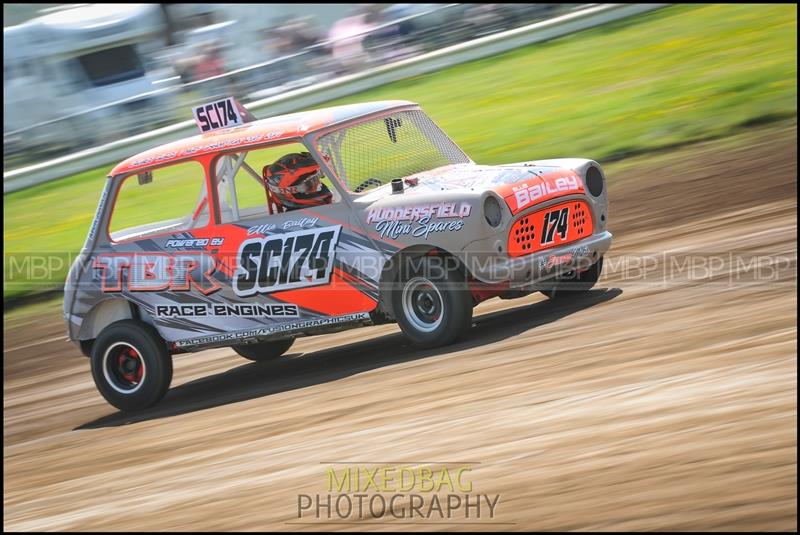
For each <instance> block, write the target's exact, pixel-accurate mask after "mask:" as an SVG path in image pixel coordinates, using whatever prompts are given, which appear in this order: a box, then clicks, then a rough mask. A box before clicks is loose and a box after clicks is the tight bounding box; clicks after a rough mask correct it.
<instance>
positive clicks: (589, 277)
mask: <svg viewBox="0 0 800 535" xmlns="http://www.w3.org/2000/svg"><path fill="white" fill-rule="evenodd" d="M602 272H603V257H602V256H601V257H600V260H598V261H597V262H595V263H594V264H592V265H591V266H590V267H589V269H587V270H585V271H570V272H568V273H566V274H564V275H561V276H559V277H558V278H557V279H556V280H554V281H552V282H551V283H550V285H549V287H548V288H546V289H544V290H542V293H543V294H544V295H546V296H547V297H549V298H550V299H556V298H563V297H567V296H570V295H579V294H582V293H585V292H588V291H589V290H591V289H592V288H593V287H594V285H595V284H597V281H598V280H599V279H600V274H601V273H602Z"/></svg>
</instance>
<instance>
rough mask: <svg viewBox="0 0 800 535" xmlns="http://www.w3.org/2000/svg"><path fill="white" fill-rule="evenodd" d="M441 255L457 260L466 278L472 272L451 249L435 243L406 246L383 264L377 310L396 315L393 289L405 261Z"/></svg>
mask: <svg viewBox="0 0 800 535" xmlns="http://www.w3.org/2000/svg"><path fill="white" fill-rule="evenodd" d="M434 255H439V256H443V257H448V258H452V259H453V260H454V261H455V262H456V266H457V269H459V270H460V271H461V272H462V273H463V275H464V277H465V278H468V277H470V272H469V269H468V268H467V266H466V265H465V264H464V262H463V261H462V259H461V258H459V257H458V256H457V255H455V254H453V253H451V252H450V251H448V250H446V249H443V248H441V247H437V246H435V245H430V244H423V243H418V244H414V245H410V246H408V247H404V248H403V249H400V250H399V251H396V252H395V253H394V254H393V255H392V256H390V257H389V258H388V259H387V261H386V263H384V265H383V269H382V270H381V276H380V286H379V288H380V299H379V301H378V307H377V308H376V311H378V312H379V313H382V314H387V315H388V316H389V317H391V318H393V317H394V312H393V311H392V305H391V290H392V287H393V285H394V283H395V282H396V281H397V278H398V276H399V275H400V268H401V267H402V266H403V263H404V262H405V261H407V260H408V259H410V258H417V257H421V256H434Z"/></svg>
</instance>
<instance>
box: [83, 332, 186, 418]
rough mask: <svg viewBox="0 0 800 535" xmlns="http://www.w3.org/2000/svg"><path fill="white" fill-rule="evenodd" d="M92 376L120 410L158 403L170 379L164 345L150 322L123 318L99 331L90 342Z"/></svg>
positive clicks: (137, 408) (170, 364)
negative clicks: (93, 341)
mask: <svg viewBox="0 0 800 535" xmlns="http://www.w3.org/2000/svg"><path fill="white" fill-rule="evenodd" d="M91 365H92V377H93V378H94V383H95V385H96V386H97V390H98V391H99V392H100V394H101V395H102V396H103V397H104V398H105V400H106V401H108V402H109V403H110V404H111V405H113V406H114V407H116V408H118V409H120V410H123V411H135V410H141V409H145V408H147V407H150V406H152V405H155V404H156V403H158V402H159V401H160V400H161V398H163V397H164V395H165V394H166V393H167V390H168V389H169V385H170V383H171V382H172V358H171V357H170V354H169V352H168V351H167V345H166V344H165V343H164V340H163V339H162V338H161V337H160V336H159V335H158V333H157V332H156V330H155V329H154V328H153V327H151V326H150V325H147V324H144V323H141V322H138V321H134V320H122V321H117V322H115V323H112V324H111V325H109V326H108V327H106V328H105V329H103V331H102V332H101V333H100V335H99V336H98V337H97V340H95V343H94V344H93V345H92V354H91Z"/></svg>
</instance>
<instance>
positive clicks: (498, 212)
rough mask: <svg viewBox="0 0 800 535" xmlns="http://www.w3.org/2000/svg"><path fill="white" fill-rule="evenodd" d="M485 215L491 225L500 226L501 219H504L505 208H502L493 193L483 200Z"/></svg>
mask: <svg viewBox="0 0 800 535" xmlns="http://www.w3.org/2000/svg"><path fill="white" fill-rule="evenodd" d="M483 217H485V218H486V222H487V223H489V226H491V227H496V226H498V225H499V224H500V221H502V220H503V210H502V209H501V208H500V203H499V202H497V199H496V198H495V197H493V196H492V195H489V196H488V197H486V200H485V201H483Z"/></svg>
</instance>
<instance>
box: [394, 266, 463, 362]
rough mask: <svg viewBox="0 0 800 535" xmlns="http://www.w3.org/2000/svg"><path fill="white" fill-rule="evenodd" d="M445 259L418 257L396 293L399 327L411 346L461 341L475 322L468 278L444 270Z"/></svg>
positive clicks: (397, 286)
mask: <svg viewBox="0 0 800 535" xmlns="http://www.w3.org/2000/svg"><path fill="white" fill-rule="evenodd" d="M441 258H442V257H436V256H434V257H417V258H416V259H414V260H412V261H411V262H409V263H408V264H407V265H406V269H404V270H403V272H401V274H400V277H399V280H398V281H397V282H396V285H395V288H393V290H392V308H393V310H394V316H395V318H396V319H397V323H398V324H399V325H400V329H401V330H402V331H403V334H405V335H406V336H407V337H408V338H409V339H410V340H411V342H412V343H413V344H414V345H416V346H418V347H423V348H429V347H437V346H443V345H447V344H450V343H453V342H455V341H456V340H458V339H459V338H461V337H462V336H463V335H464V333H466V331H467V330H469V327H470V325H471V322H472V298H471V296H470V293H469V290H468V288H467V284H466V282H465V281H464V275H463V274H462V272H461V271H460V270H458V269H455V268H453V267H450V268H449V269H447V268H445V267H443V264H446V262H444V263H442V262H440V261H439V260H440V259H441Z"/></svg>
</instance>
